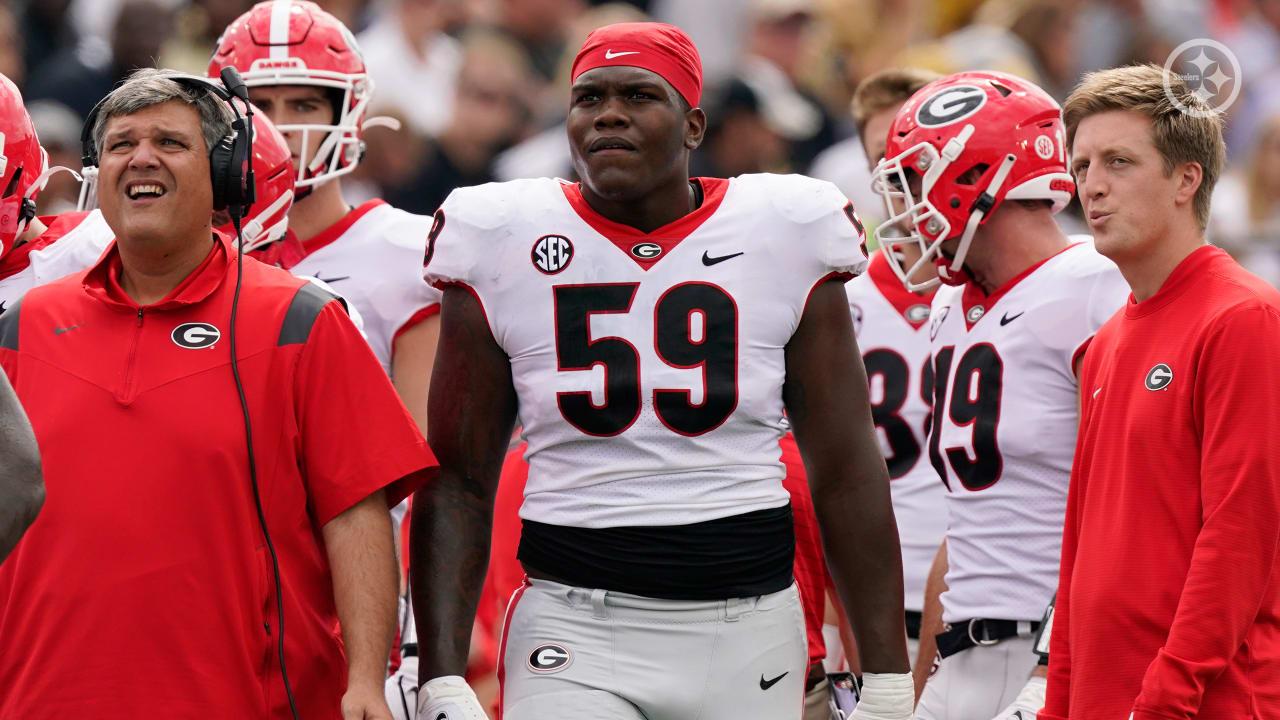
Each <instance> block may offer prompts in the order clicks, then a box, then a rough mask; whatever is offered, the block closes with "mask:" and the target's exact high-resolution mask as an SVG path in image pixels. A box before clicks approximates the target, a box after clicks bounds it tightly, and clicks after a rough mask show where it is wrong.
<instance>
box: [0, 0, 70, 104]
mask: <svg viewBox="0 0 1280 720" xmlns="http://www.w3.org/2000/svg"><path fill="white" fill-rule="evenodd" d="M17 6H18V7H20V8H21V10H18V11H16V12H17V13H18V25H19V27H20V28H21V34H22V57H23V60H24V63H23V64H24V65H25V66H26V67H28V68H37V67H40V66H42V65H44V64H45V63H46V62H48V61H49V60H50V59H52V58H53V57H54V56H55V55H57V54H58V53H60V52H62V51H64V50H70V49H72V48H74V47H75V45H76V36H75V32H74V31H73V30H72V28H71V23H70V22H68V19H67V8H69V7H70V6H71V0H25V2H20V3H17ZM10 79H13V80H14V81H15V82H16V83H17V84H18V85H21V84H22V83H21V82H18V81H17V79H16V78H12V77H11V78H10Z"/></svg>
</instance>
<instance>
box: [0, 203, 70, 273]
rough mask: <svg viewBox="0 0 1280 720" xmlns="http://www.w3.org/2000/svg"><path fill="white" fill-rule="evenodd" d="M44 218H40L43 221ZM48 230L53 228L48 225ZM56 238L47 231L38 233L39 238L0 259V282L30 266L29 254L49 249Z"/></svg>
mask: <svg viewBox="0 0 1280 720" xmlns="http://www.w3.org/2000/svg"><path fill="white" fill-rule="evenodd" d="M43 220H44V218H41V221H43ZM49 227H50V228H52V227H53V226H52V225H50V226H49ZM57 239H58V236H57V235H53V234H51V233H50V232H49V231H48V230H46V231H44V232H43V233H40V237H38V238H36V239H35V240H32V241H31V242H25V243H23V244H21V245H19V246H18V247H16V248H14V249H12V250H10V251H9V252H7V253H5V254H4V258H3V259H0V280H3V279H5V278H7V277H12V276H14V275H17V274H18V273H20V272H22V271H23V270H25V269H26V268H27V266H29V265H30V264H31V253H33V252H35V251H36V250H39V249H41V248H46V247H49V246H50V245H52V244H53V241H54V240H57Z"/></svg>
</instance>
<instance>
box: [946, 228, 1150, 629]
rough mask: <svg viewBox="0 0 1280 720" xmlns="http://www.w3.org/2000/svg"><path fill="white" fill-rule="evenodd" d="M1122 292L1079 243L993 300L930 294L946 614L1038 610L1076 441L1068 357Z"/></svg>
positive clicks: (1022, 614) (1053, 558) (1052, 569)
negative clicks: (944, 520) (945, 524)
mask: <svg viewBox="0 0 1280 720" xmlns="http://www.w3.org/2000/svg"><path fill="white" fill-rule="evenodd" d="M1072 239H1073V240H1076V239H1078V238H1075V237H1073V238H1072ZM1128 295H1129V287H1128V285H1126V284H1125V281H1124V278H1123V277H1122V276H1121V275H1120V271H1119V270H1118V269H1117V268H1116V266H1115V265H1114V264H1113V263H1112V262H1111V261H1110V260H1108V259H1106V258H1105V257H1103V256H1101V255H1099V254H1098V252H1097V251H1096V250H1095V249H1094V247H1093V243H1092V242H1078V243H1076V244H1073V245H1071V246H1070V247H1069V248H1067V249H1066V250H1063V251H1062V252H1060V253H1058V254H1057V255H1054V256H1053V257H1051V258H1049V259H1048V260H1046V261H1044V262H1043V263H1041V264H1039V265H1036V266H1033V267H1032V268H1030V269H1029V270H1028V271H1027V272H1025V273H1023V274H1022V275H1020V276H1019V277H1018V278H1015V279H1014V280H1012V281H1010V283H1009V284H1007V285H1006V286H1005V287H1003V288H1001V289H1000V290H999V291H997V292H996V293H994V294H992V295H991V296H986V295H983V294H982V292H981V291H979V290H977V289H976V288H975V287H973V286H965V287H963V288H960V287H943V288H941V289H939V290H938V292H937V294H936V295H935V296H934V299H933V309H932V318H931V319H930V334H931V336H932V348H933V362H934V383H935V385H934V406H933V428H934V432H933V434H932V435H931V436H930V438H929V458H930V460H931V462H932V463H933V466H934V468H936V469H937V471H938V473H939V474H940V475H941V476H942V477H943V479H944V482H945V483H946V485H947V489H948V490H949V492H948V493H947V506H948V511H949V512H948V515H949V520H950V527H949V528H948V529H947V558H948V561H949V563H950V566H949V569H948V571H947V591H946V592H945V593H943V594H942V606H943V620H944V622H948V623H954V622H960V621H963V620H969V619H971V618H991V619H1004V620H1039V619H1040V617H1041V616H1042V615H1043V614H1044V609H1045V607H1047V606H1048V604H1049V600H1050V599H1051V598H1052V597H1053V593H1054V591H1055V590H1056V589H1057V586H1058V556H1059V553H1060V552H1061V549H1062V523H1063V518H1064V515H1065V513H1066V507H1067V481H1068V479H1069V478H1070V475H1071V458H1072V455H1073V454H1074V452H1075V444H1076V425H1077V416H1078V408H1079V404H1078V382H1077V379H1076V375H1075V370H1074V367H1073V361H1074V358H1075V357H1076V355H1077V353H1078V352H1079V351H1080V350H1082V349H1083V348H1084V347H1085V345H1086V343H1087V342H1088V341H1089V340H1090V339H1091V338H1092V337H1093V334H1094V333H1095V332H1097V330H1098V328H1099V327H1100V326H1101V325H1102V324H1103V323H1104V322H1106V321H1107V319H1108V318H1110V317H1111V316H1112V315H1113V314H1115V312H1116V310H1118V309H1120V307H1121V306H1122V305H1123V304H1124V302H1125V299H1126V298H1127V297H1128Z"/></svg>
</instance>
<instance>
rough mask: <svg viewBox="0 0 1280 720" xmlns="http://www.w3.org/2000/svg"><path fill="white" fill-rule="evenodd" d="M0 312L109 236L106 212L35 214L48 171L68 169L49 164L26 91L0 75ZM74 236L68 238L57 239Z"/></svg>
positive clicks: (71, 267) (98, 249)
mask: <svg viewBox="0 0 1280 720" xmlns="http://www.w3.org/2000/svg"><path fill="white" fill-rule="evenodd" d="M0 138H2V142H3V143H4V157H3V161H0V186H2V187H3V188H4V196H3V198H0V312H3V311H4V309H5V308H6V307H12V306H13V305H14V303H16V302H17V301H18V300H19V299H20V298H21V297H22V295H23V294H24V293H26V291H27V290H30V289H31V288H32V287H35V286H36V285H39V284H40V283H43V282H48V281H50V280H56V279H57V278H60V277H62V276H63V275H67V274H69V273H72V272H75V271H76V270H83V269H85V268H87V267H89V266H90V265H92V264H93V263H94V261H96V260H97V259H98V256H99V255H101V254H102V251H103V249H105V248H106V246H107V244H108V243H110V241H111V237H112V234H111V230H110V229H109V228H107V224H106V222H105V221H103V220H102V214H101V213H96V214H94V215H92V216H91V214H90V213H67V214H64V215H58V216H53V217H37V216H36V203H35V197H36V195H37V194H38V193H39V192H40V190H41V189H42V188H43V187H44V183H45V181H46V180H47V179H48V177H49V175H50V174H52V173H53V172H55V171H57V170H63V169H65V168H50V167H48V155H47V154H46V153H45V151H44V148H42V147H40V140H39V138H37V137H36V130H35V127H34V126H33V125H32V123H31V117H30V116H28V115H27V110H26V107H25V106H24V105H23V104H22V94H21V93H20V92H19V91H18V88H17V87H16V86H15V85H14V84H13V82H12V81H10V80H9V78H7V77H5V76H3V75H0ZM67 235H71V236H72V239H71V240H70V241H66V242H62V243H60V244H59V245H58V246H57V247H56V249H55V247H54V241H55V240H57V239H59V238H63V237H64V236H67Z"/></svg>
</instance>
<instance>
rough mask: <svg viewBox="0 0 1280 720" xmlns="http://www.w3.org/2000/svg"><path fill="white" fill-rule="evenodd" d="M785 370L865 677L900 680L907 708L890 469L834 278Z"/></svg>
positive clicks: (824, 286)
mask: <svg viewBox="0 0 1280 720" xmlns="http://www.w3.org/2000/svg"><path fill="white" fill-rule="evenodd" d="M786 370H787V375H786V381H785V382H784V384H783V400H784V402H785V404H786V409H787V415H788V417H789V418H790V420H791V425H792V428H793V430H794V432H795V437H796V442H797V444H798V445H799V447H800V454H801V457H803V458H804V465H805V470H806V471H807V473H808V476H809V486H810V489H811V490H812V494H813V504H814V510H815V512H816V514H817V517H818V525H819V527H820V528H821V530H822V541H823V548H824V549H825V551H826V554H827V564H828V566H829V567H830V569H831V577H832V580H833V581H834V583H835V586H836V591H837V592H838V593H839V595H840V599H841V601H842V602H843V604H844V606H845V609H846V610H847V611H848V613H849V618H850V620H851V621H852V623H853V628H854V632H855V634H856V637H857V642H858V654H859V657H860V660H861V666H862V671H863V677H864V678H868V677H869V676H871V675H880V674H895V675H900V676H901V677H895V678H893V681H894V683H895V684H896V683H898V682H900V681H902V680H905V682H906V684H907V687H906V700H907V702H906V705H907V707H906V710H907V715H908V716H909V714H910V709H911V708H910V701H911V689H910V675H909V673H910V667H909V666H908V662H907V638H906V628H905V626H904V625H903V620H902V618H903V599H902V557H901V551H900V549H899V546H898V528H897V524H896V523H895V522H894V517H893V505H892V503H891V501H890V496H889V471H888V469H887V468H886V467H885V463H884V458H883V457H882V456H881V454H880V447H879V444H878V442H877V440H876V436H875V427H874V425H873V423H872V421H871V410H870V406H869V405H868V391H867V376H866V371H865V369H864V368H863V365H862V356H861V354H860V353H859V352H858V346H857V342H856V341H855V339H854V335H853V325H852V322H851V320H850V317H849V303H848V299H847V297H846V295H845V291H844V287H843V285H842V283H840V282H839V281H838V280H831V281H827V282H823V283H821V284H820V285H819V286H818V287H816V288H814V290H813V292H812V294H810V296H809V302H808V304H807V306H806V307H805V311H804V315H803V317H802V318H801V320H800V325H799V327H798V328H797V329H796V332H795V334H794V335H793V336H792V337H791V340H790V342H788V343H787V347H786ZM895 707H896V706H895ZM895 716H896V715H895ZM886 717H887V716H886Z"/></svg>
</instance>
